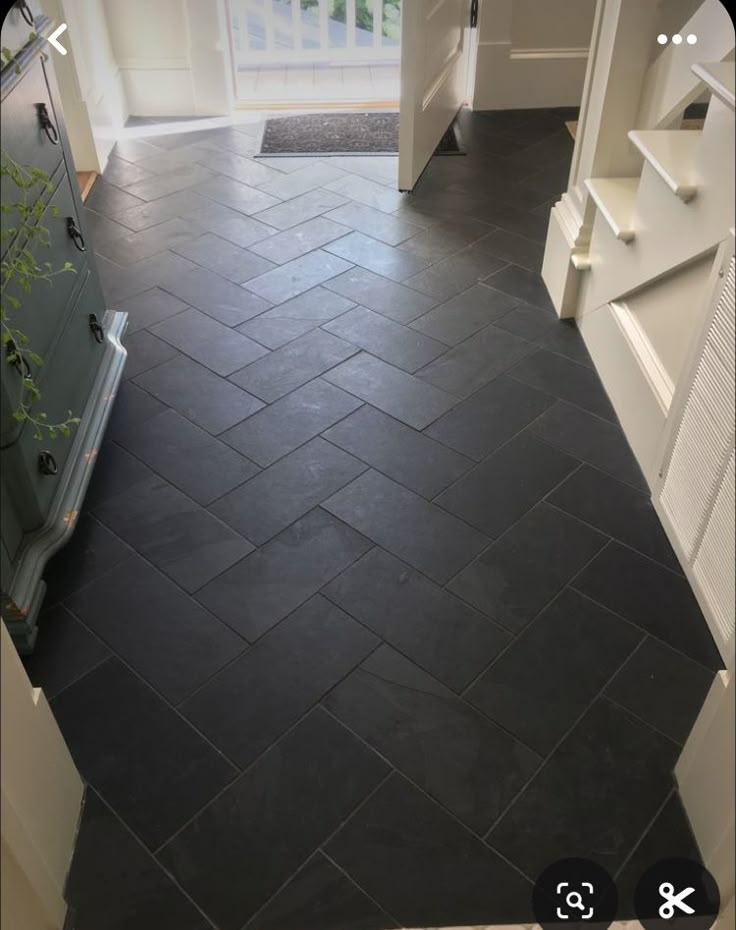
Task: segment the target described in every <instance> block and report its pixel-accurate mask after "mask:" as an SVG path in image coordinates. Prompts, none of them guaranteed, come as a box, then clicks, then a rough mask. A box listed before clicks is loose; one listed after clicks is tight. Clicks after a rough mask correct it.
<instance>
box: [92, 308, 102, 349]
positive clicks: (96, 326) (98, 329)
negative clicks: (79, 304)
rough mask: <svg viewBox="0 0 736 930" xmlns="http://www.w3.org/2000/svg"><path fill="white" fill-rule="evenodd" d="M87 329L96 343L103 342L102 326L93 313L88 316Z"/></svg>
mask: <svg viewBox="0 0 736 930" xmlns="http://www.w3.org/2000/svg"><path fill="white" fill-rule="evenodd" d="M89 328H90V329H91V330H92V333H93V335H94V337H95V339H96V340H97V342H99V343H100V344H102V343H103V342H104V341H105V330H104V329H103V328H102V324H101V323H100V321H99V320H98V319H97V317H96V316H95V314H94V313H90V315H89Z"/></svg>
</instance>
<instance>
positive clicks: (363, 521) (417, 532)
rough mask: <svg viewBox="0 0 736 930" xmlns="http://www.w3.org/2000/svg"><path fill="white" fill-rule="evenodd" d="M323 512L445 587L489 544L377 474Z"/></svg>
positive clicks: (359, 480) (369, 474)
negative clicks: (339, 520) (338, 519)
mask: <svg viewBox="0 0 736 930" xmlns="http://www.w3.org/2000/svg"><path fill="white" fill-rule="evenodd" d="M323 507H324V508H325V509H326V510H328V511H329V512H330V513H332V514H334V515H335V516H336V517H339V518H340V519H341V520H344V521H345V522H346V523H349V524H350V525H351V526H353V527H355V529H356V530H358V532H360V533H362V534H363V535H364V536H367V537H368V538H369V539H372V540H373V541H374V542H376V543H378V545H379V546H382V547H383V548H384V549H388V550H389V552H393V554H394V555H396V556H398V557H399V558H401V559H403V560H404V561H405V562H408V563H409V564H410V565H412V566H413V567H414V568H417V569H419V571H421V572H423V573H424V574H425V575H428V576H429V577H431V578H433V579H434V580H435V581H438V582H440V583H441V584H443V583H444V582H446V581H448V580H449V579H450V578H452V576H453V575H455V574H456V573H457V572H458V571H460V569H461V568H464V567H465V566H466V565H467V564H468V562H470V561H472V559H473V558H475V556H476V555H478V554H479V553H480V552H481V550H483V549H484V548H485V547H486V546H487V545H488V539H487V538H486V537H485V536H483V535H482V534H481V533H478V532H476V531H475V530H473V529H471V527H469V526H468V525H467V524H466V523H462V522H461V521H460V520H457V519H455V518H454V517H453V516H451V515H450V514H448V513H445V512H444V511H442V510H440V508H438V507H435V506H434V505H433V504H430V503H429V502H428V501H426V500H424V498H421V497H419V496H418V495H416V494H414V493H413V492H412V491H409V490H407V489H406V488H404V487H402V486H401V485H399V484H396V482H394V481H391V480H390V479H389V478H386V477H384V476H383V475H381V474H379V473H378V472H376V471H373V470H372V469H371V470H370V471H368V472H366V473H365V474H363V475H361V477H359V478H356V480H355V481H353V482H352V483H351V484H349V485H348V486H347V487H346V488H343V490H342V491H338V492H337V494H335V495H333V497H331V498H329V499H328V500H326V501H325V502H324V504H323Z"/></svg>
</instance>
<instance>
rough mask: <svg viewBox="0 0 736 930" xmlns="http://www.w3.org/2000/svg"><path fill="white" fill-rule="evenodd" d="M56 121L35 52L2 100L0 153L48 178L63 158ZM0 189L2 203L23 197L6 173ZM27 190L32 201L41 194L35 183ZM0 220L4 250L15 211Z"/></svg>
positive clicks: (12, 224) (13, 221)
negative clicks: (34, 56)
mask: <svg viewBox="0 0 736 930" xmlns="http://www.w3.org/2000/svg"><path fill="white" fill-rule="evenodd" d="M59 124H60V119H59V118H58V117H57V114H56V112H55V110H54V105H53V103H52V102H51V93H50V91H49V87H48V84H47V82H46V73H45V71H44V64H43V57H42V56H41V55H39V56H38V57H37V58H36V60H35V62H34V63H33V65H31V67H30V68H29V69H28V71H27V72H26V73H25V74H24V75H23V77H22V78H21V79H20V80H19V81H18V84H17V85H16V86H15V87H14V88H13V91H12V93H9V94H8V95H7V97H5V98H4V99H3V102H2V107H1V108H0V128H1V129H2V139H3V154H4V155H5V154H7V156H9V158H11V159H12V160H13V161H14V162H16V163H17V164H18V165H22V166H23V165H29V166H32V167H34V168H40V169H41V170H42V171H45V172H46V174H47V175H48V176H49V177H51V176H52V175H53V174H54V172H55V171H56V169H57V168H58V166H59V164H60V163H61V162H62V160H63V158H64V153H63V150H62V145H61V130H60V128H59ZM54 140H56V141H54ZM0 190H1V193H2V202H3V203H4V204H8V203H16V202H17V201H18V200H21V201H22V200H23V198H24V192H23V191H22V190H20V189H19V188H18V187H17V186H16V184H15V183H14V182H13V181H12V180H11V179H10V178H9V177H8V176H6V175H3V178H2V182H0ZM31 193H32V194H33V197H31V198H30V199H31V200H33V199H35V198H36V197H38V196H40V195H41V194H42V193H43V187H42V186H41V185H36V186H35V187H34V188H32V189H31V190H30V191H29V192H28V194H31ZM2 223H3V251H5V249H6V248H7V245H8V244H9V241H10V240H9V239H6V236H5V230H6V229H7V228H8V227H13V226H16V224H17V215H16V214H15V211H11V212H9V213H7V214H3V220H2Z"/></svg>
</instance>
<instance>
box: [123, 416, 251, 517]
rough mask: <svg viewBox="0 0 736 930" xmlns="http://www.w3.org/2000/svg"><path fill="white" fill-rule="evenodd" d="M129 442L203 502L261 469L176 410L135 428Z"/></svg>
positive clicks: (140, 455) (154, 466)
mask: <svg viewBox="0 0 736 930" xmlns="http://www.w3.org/2000/svg"><path fill="white" fill-rule="evenodd" d="M125 445H126V447H127V448H128V450H129V451H130V452H132V453H133V454H134V455H136V456H137V457H138V458H140V459H142V460H143V461H144V462H145V463H146V464H147V465H149V466H150V467H151V468H152V469H153V470H154V471H155V472H157V473H158V474H160V475H161V476H162V477H164V478H166V480H167V481H170V482H171V483H172V484H174V485H176V487H178V488H179V489H180V490H181V491H184V493H185V494H188V495H189V496H190V497H192V498H194V500H196V501H197V502H198V503H200V504H210V503H212V501H214V500H216V499H217V498H218V497H221V496H222V495H223V494H226V493H227V492H228V491H231V490H232V489H233V488H234V487H236V486H237V485H239V484H242V483H243V482H244V481H247V480H248V478H251V477H253V475H254V474H255V473H256V472H257V471H258V469H257V468H256V466H255V465H254V464H253V463H252V462H250V461H248V459H245V458H243V456H242V455H239V454H238V453H237V452H236V451H235V450H234V449H232V448H230V446H227V445H225V443H223V442H220V440H219V439H215V437H214V436H210V434H209V433H206V432H205V431H204V430H202V429H200V428H199V427H198V426H195V425H194V423H190V422H189V420H185V419H184V417H182V416H180V415H179V414H178V413H177V412H176V411H175V410H166V411H165V412H164V413H161V414H159V415H158V416H155V417H152V418H151V419H150V420H146V421H145V422H144V423H141V424H140V425H139V426H138V427H136V428H134V429H131V430H130V432H129V434H128V435H127V436H126V437H125Z"/></svg>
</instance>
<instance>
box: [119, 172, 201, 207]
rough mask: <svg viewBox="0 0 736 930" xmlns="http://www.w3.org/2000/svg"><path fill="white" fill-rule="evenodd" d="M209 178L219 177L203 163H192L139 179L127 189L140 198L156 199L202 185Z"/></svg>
mask: <svg viewBox="0 0 736 930" xmlns="http://www.w3.org/2000/svg"><path fill="white" fill-rule="evenodd" d="M208 180H212V181H216V180H217V178H214V177H213V175H212V172H211V171H209V170H208V169H207V168H204V167H203V166H202V165H196V164H190V165H182V166H180V167H178V168H173V169H172V170H171V171H167V172H166V174H161V175H157V176H155V177H153V178H148V179H147V180H146V181H138V182H137V183H136V184H132V185H131V186H130V187H128V188H127V190H128V193H130V194H133V195H134V196H136V197H138V198H139V199H140V200H156V199H157V198H158V197H165V196H166V194H175V193H176V192H177V191H181V190H185V189H186V188H188V187H194V186H195V185H200V186H202V185H203V184H206V183H207V181H208Z"/></svg>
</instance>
